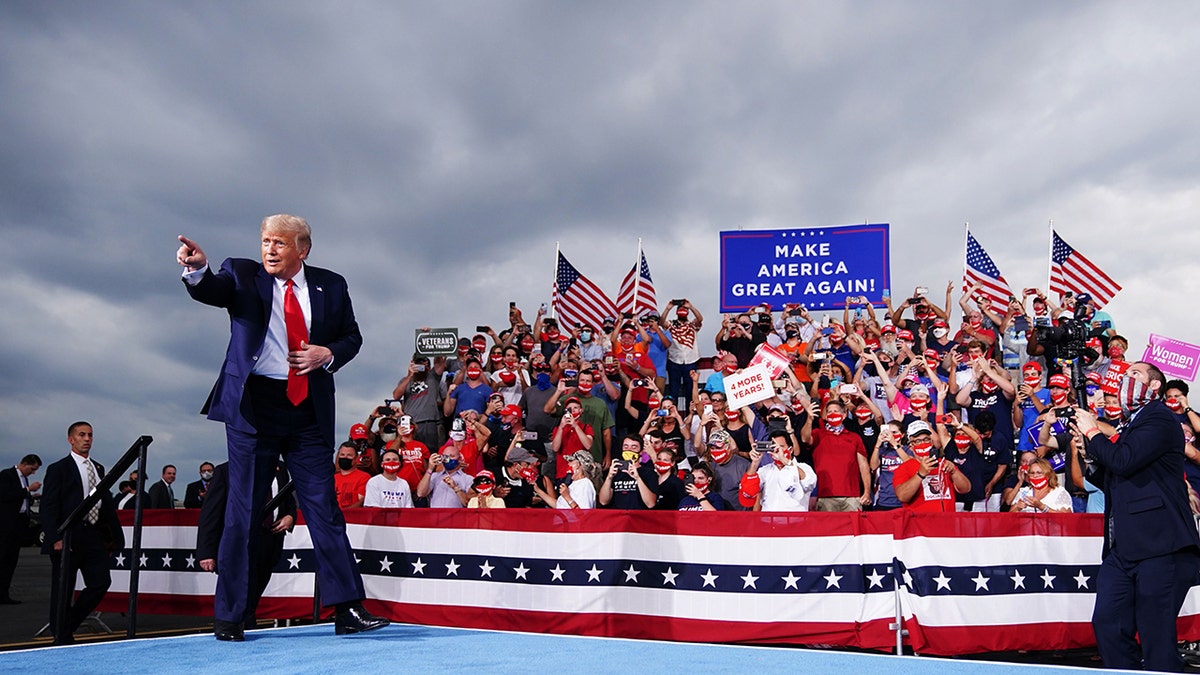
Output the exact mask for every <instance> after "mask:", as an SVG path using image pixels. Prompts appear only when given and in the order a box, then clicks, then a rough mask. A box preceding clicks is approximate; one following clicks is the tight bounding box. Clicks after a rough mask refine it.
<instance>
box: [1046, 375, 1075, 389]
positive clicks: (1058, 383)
mask: <svg viewBox="0 0 1200 675" xmlns="http://www.w3.org/2000/svg"><path fill="white" fill-rule="evenodd" d="M1050 386H1051V387H1058V388H1060V389H1070V388H1071V378H1069V377H1067V376H1066V375H1063V374H1062V373H1058V374H1057V375H1051V376H1050Z"/></svg>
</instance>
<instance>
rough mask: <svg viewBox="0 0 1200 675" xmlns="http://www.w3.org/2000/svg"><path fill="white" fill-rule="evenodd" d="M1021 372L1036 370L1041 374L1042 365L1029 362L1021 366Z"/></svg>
mask: <svg viewBox="0 0 1200 675" xmlns="http://www.w3.org/2000/svg"><path fill="white" fill-rule="evenodd" d="M1021 370H1036V371H1038V372H1039V373H1040V372H1042V364H1040V363H1038V362H1037V361H1029V362H1027V363H1026V364H1025V365H1023V366H1021Z"/></svg>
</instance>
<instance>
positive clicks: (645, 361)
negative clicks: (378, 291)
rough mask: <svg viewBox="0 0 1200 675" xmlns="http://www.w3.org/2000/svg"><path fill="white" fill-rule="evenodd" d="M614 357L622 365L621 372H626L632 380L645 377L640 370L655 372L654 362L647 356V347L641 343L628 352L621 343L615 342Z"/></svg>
mask: <svg viewBox="0 0 1200 675" xmlns="http://www.w3.org/2000/svg"><path fill="white" fill-rule="evenodd" d="M613 356H615V357H616V358H617V363H618V364H620V366H621V370H623V371H625V374H626V375H627V376H629V378H630V379H633V380H636V379H640V378H642V377H644V375H642V374H641V373H639V372H638V370H643V371H644V370H647V369H649V370H650V371H654V370H655V368H654V362H653V361H651V360H650V357H649V356H647V355H646V345H645V344H643V343H641V342H638V343H635V344H634V345H633V346H632V347H630V348H629V349H628V350H626V349H625V348H624V347H622V346H621V343H620V342H619V341H618V342H614V343H613ZM651 377H653V375H651Z"/></svg>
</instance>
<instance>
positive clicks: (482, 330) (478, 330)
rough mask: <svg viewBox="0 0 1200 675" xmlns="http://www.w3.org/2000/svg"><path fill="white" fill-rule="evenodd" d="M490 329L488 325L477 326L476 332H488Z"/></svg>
mask: <svg viewBox="0 0 1200 675" xmlns="http://www.w3.org/2000/svg"><path fill="white" fill-rule="evenodd" d="M488 330H490V329H489V328H488V327H487V326H475V332H476V333H486V332H488Z"/></svg>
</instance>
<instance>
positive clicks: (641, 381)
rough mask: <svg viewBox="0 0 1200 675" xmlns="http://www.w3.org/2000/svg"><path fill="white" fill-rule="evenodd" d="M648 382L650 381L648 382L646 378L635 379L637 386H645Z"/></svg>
mask: <svg viewBox="0 0 1200 675" xmlns="http://www.w3.org/2000/svg"><path fill="white" fill-rule="evenodd" d="M647 384H648V382H646V380H634V381H633V386H635V387H644V386H646V385H647Z"/></svg>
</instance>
